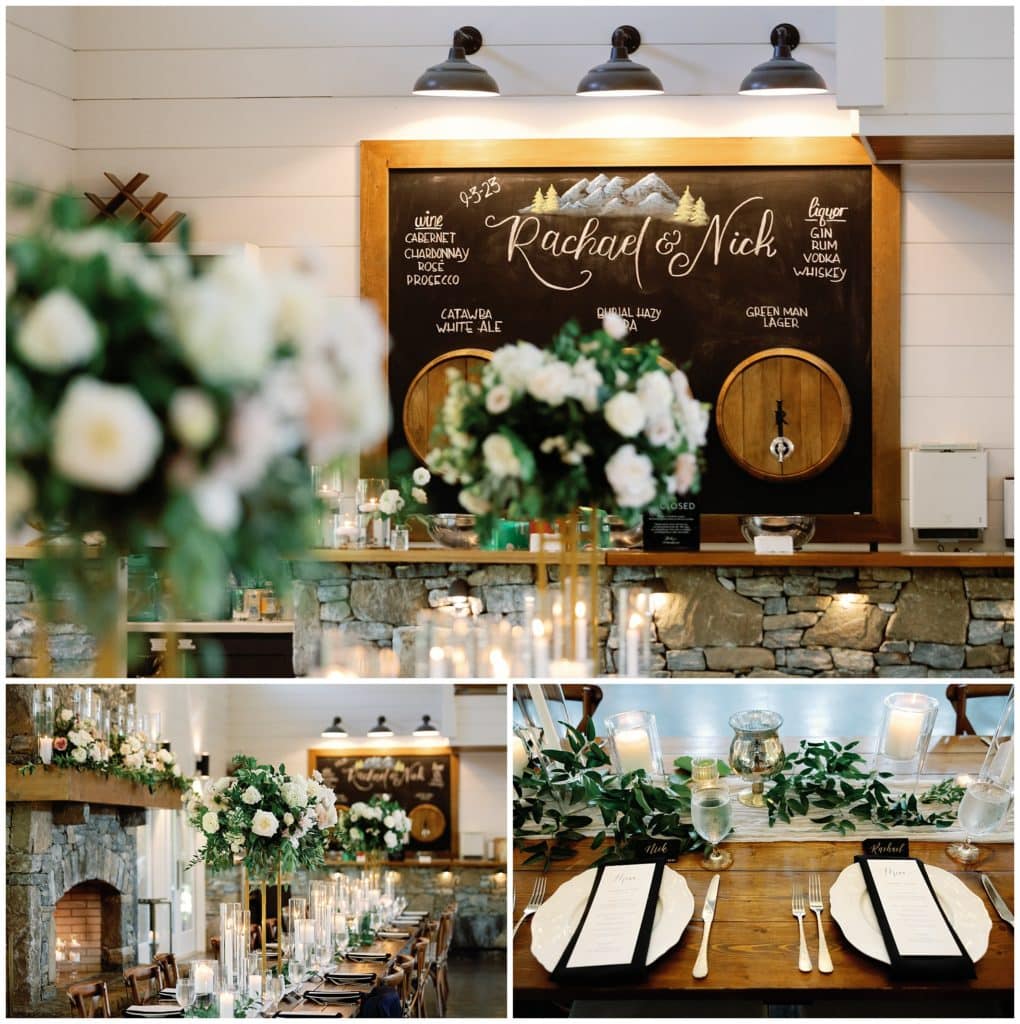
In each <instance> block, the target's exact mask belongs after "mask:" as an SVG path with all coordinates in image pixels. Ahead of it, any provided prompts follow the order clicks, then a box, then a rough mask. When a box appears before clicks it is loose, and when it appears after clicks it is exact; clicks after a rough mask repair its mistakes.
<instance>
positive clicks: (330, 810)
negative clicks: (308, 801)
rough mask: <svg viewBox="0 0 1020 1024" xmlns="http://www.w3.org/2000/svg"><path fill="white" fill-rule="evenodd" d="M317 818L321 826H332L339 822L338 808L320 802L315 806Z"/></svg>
mask: <svg viewBox="0 0 1020 1024" xmlns="http://www.w3.org/2000/svg"><path fill="white" fill-rule="evenodd" d="M315 818H316V823H317V824H318V826H319V828H321V829H327V828H332V827H333V826H334V825H335V824H336V822H337V814H336V808H335V807H326V806H325V805H324V804H319V805H318V806H317V807H316V808H315Z"/></svg>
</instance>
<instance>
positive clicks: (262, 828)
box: [185, 755, 337, 978]
mask: <svg viewBox="0 0 1020 1024" xmlns="http://www.w3.org/2000/svg"><path fill="white" fill-rule="evenodd" d="M232 767H233V773H232V774H231V775H229V776H225V777H223V778H221V779H218V780H217V781H215V782H212V783H210V784H209V785H208V786H207V787H206V790H205V791H204V792H203V793H202V794H198V793H194V792H192V793H191V794H190V795H188V796H187V797H186V799H185V809H186V812H187V814H188V820H189V821H190V823H191V825H192V826H193V827H194V828H195V829H196V830H198V831H199V832H200V833H201V834H202V837H203V839H204V841H205V843H204V845H203V846H202V847H201V848H200V849H199V850H198V852H197V853H196V854H195V856H194V858H193V859H192V861H191V864H189V865H188V866H189V867H192V866H194V865H195V864H198V863H203V864H205V866H206V867H207V868H208V869H209V870H212V871H225V870H230V869H232V868H234V867H235V866H240V868H241V889H242V901H243V902H242V904H241V913H242V915H243V914H244V913H246V912H247V913H250V910H251V888H252V886H256V885H257V886H258V888H259V892H260V896H261V914H262V977H263V978H265V977H266V976H267V974H268V956H267V952H266V943H267V941H268V934H269V932H268V927H267V925H268V921H267V917H268V911H267V906H268V900H267V896H268V887H269V886H270V885H275V886H276V894H277V896H276V898H277V921H278V922H279V921H281V920H282V888H283V876H284V874H290V873H292V872H294V871H296V870H298V869H299V868H300V869H304V870H314V869H316V868H320V867H322V866H323V864H324V862H325V851H326V843H327V840H328V838H329V832H330V831H331V830H332V829H333V828H334V827H335V826H336V824H337V811H336V806H335V805H336V793H334V792H333V790H332V789H330V788H329V787H328V786H326V785H324V784H323V780H322V776H321V775H320V774H319V773H318V772H314V773H313V774H312V777H311V778H307V779H306V778H305V777H304V776H301V775H290V774H288V773H287V772H286V770H284V769H283V767H282V766H279V767H276V766H273V765H263V764H258V763H257V762H256V761H255V759H254V758H251V757H244V756H243V755H237V756H236V757H235V758H234V759H233V764H232ZM224 945H225V944H224V943H222V942H221V955H223V951H224Z"/></svg>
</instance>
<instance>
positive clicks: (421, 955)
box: [407, 938, 429, 1017]
mask: <svg viewBox="0 0 1020 1024" xmlns="http://www.w3.org/2000/svg"><path fill="white" fill-rule="evenodd" d="M411 954H412V956H413V957H414V984H413V988H412V992H411V1005H410V1007H409V1009H408V1014H407V1015H408V1017H427V1016H428V1012H427V1010H426V1007H425V987H426V986H425V983H426V981H427V980H428V955H429V940H428V939H424V938H422V939H418V941H417V942H415V943H414V945H413V946H412V947H411Z"/></svg>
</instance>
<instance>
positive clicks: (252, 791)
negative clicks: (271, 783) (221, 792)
mask: <svg viewBox="0 0 1020 1024" xmlns="http://www.w3.org/2000/svg"><path fill="white" fill-rule="evenodd" d="M241 799H242V800H243V801H244V802H245V803H246V804H249V805H251V804H257V803H258V802H259V801H260V800H261V799H262V794H261V793H260V792H259V791H258V790H257V789H256V788H255V787H254V786H249V787H248V788H247V789H246V790H245V791H244V792H243V793H242V794H241Z"/></svg>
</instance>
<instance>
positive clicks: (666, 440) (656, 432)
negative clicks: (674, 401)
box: [645, 415, 676, 448]
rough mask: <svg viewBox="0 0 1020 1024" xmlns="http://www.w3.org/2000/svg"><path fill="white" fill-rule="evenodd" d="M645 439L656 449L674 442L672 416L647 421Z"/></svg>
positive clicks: (674, 433) (657, 417) (674, 432)
mask: <svg viewBox="0 0 1020 1024" xmlns="http://www.w3.org/2000/svg"><path fill="white" fill-rule="evenodd" d="M645 437H647V438H648V440H649V441H651V443H652V444H654V445H655V446H656V447H657V448H662V447H664V446H665V445H669V444H672V443H673V442H674V441H675V440H676V424H675V423H674V422H673V417H672V416H668V415H667V416H656V417H655V419H652V420H649V421H648V426H647V427H645Z"/></svg>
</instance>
